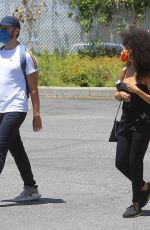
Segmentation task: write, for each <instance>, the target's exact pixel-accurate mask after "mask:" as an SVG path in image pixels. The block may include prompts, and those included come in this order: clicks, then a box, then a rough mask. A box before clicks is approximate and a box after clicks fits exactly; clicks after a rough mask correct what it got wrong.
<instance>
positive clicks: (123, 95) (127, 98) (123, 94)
mask: <svg viewBox="0 0 150 230" xmlns="http://www.w3.org/2000/svg"><path fill="white" fill-rule="evenodd" d="M126 69H127V67H124V68H123V69H122V71H121V73H120V80H121V81H123V79H124V77H125V73H126ZM114 97H115V99H116V100H118V101H122V100H123V101H126V102H129V101H130V100H131V95H130V94H128V93H126V92H123V91H121V92H119V91H118V90H117V91H116V92H115V94H114Z"/></svg>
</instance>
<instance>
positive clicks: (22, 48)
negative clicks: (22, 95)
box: [20, 44, 30, 98]
mask: <svg viewBox="0 0 150 230" xmlns="http://www.w3.org/2000/svg"><path fill="white" fill-rule="evenodd" d="M20 66H21V69H22V72H23V75H24V79H25V82H26V93H27V97H28V98H29V94H30V91H29V86H28V82H27V76H26V47H25V45H23V44H20Z"/></svg>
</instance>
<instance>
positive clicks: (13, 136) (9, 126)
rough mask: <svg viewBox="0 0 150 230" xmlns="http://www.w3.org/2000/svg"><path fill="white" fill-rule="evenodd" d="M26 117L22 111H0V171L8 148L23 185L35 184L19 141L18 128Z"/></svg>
mask: <svg viewBox="0 0 150 230" xmlns="http://www.w3.org/2000/svg"><path fill="white" fill-rule="evenodd" d="M25 117H26V113H23V112H8V113H0V173H1V172H2V170H3V167H4V164H5V159H6V155H7V152H8V150H10V152H11V154H12V156H13V157H14V159H15V162H16V165H17V167H18V169H19V172H20V175H21V177H22V179H23V181H24V186H34V185H35V184H36V182H35V180H34V179H33V174H32V170H31V166H30V162H29V159H28V157H27V154H26V152H25V149H24V146H23V143H22V141H21V137H20V132H19V128H20V126H21V124H22V123H23V121H24V119H25Z"/></svg>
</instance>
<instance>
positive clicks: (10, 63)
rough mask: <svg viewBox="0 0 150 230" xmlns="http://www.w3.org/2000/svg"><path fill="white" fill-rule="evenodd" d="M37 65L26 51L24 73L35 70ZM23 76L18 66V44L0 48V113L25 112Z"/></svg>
mask: <svg viewBox="0 0 150 230" xmlns="http://www.w3.org/2000/svg"><path fill="white" fill-rule="evenodd" d="M37 70H38V69H37V65H36V64H35V63H34V62H33V60H32V58H31V55H30V54H29V53H28V52H26V74H27V75H28V74H31V73H34V72H36V71H37ZM27 111H28V98H27V95H26V82H25V77H24V74H23V72H22V69H21V66H20V46H19V45H18V46H17V47H16V48H14V49H12V50H4V49H3V50H0V113H6V112H27Z"/></svg>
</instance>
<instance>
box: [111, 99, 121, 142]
mask: <svg viewBox="0 0 150 230" xmlns="http://www.w3.org/2000/svg"><path fill="white" fill-rule="evenodd" d="M121 102H122V101H121ZM121 102H120V103H119V106H118V109H117V113H116V116H115V120H114V124H113V127H112V130H111V133H110V137H109V142H116V141H117V130H118V126H119V121H117V115H118V112H119V109H120V106H121Z"/></svg>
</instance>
